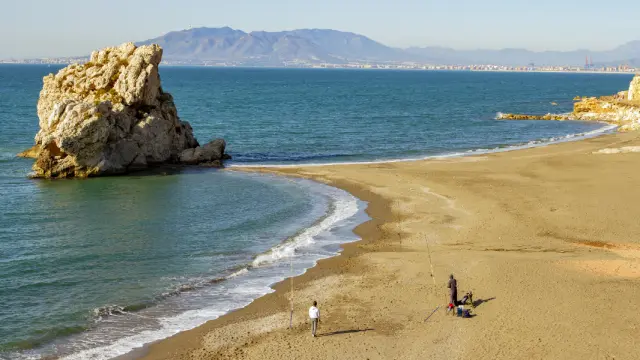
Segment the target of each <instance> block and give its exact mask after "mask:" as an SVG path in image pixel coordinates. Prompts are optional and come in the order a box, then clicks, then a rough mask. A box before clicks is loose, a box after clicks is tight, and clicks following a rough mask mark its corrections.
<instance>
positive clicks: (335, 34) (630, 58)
mask: <svg viewBox="0 0 640 360" xmlns="http://www.w3.org/2000/svg"><path fill="white" fill-rule="evenodd" d="M150 43H157V44H159V45H160V46H162V47H163V48H164V59H165V60H169V61H186V62H202V61H218V62H234V63H239V64H245V65H273V66H279V65H283V64H292V63H293V64H295V63H307V64H309V63H333V64H343V63H347V62H350V61H359V62H377V63H384V62H418V63H425V64H442V65H474V64H475V65H483V64H493V65H516V66H523V65H529V64H532V63H533V64H535V65H536V66H545V65H552V66H562V65H578V66H580V65H584V63H585V58H586V57H587V56H589V57H591V59H592V61H593V63H594V64H595V65H620V64H624V63H627V64H628V65H630V66H634V65H635V66H638V64H639V61H640V60H639V59H640V41H632V42H629V43H627V44H624V45H621V46H618V47H616V48H615V49H613V50H609V51H590V50H586V49H581V50H574V51H543V52H535V51H530V50H526V49H502V50H483V49H479V50H454V49H451V48H446V47H424V48H418V47H413V48H408V49H397V48H392V47H389V46H386V45H383V44H381V43H379V42H376V41H374V40H371V39H370V38H368V37H366V36H363V35H359V34H354V33H350V32H342V31H336V30H327V29H301V30H292V31H280V32H267V31H254V32H250V33H246V32H244V31H241V30H234V29H232V28H229V27H224V28H197V29H189V30H182V31H174V32H170V33H168V34H166V35H163V36H161V37H158V38H155V39H150V40H146V41H142V42H140V43H138V44H150Z"/></svg>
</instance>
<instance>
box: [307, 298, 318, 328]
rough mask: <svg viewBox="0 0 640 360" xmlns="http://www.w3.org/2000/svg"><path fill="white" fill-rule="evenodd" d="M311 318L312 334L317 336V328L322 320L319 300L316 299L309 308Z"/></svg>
mask: <svg viewBox="0 0 640 360" xmlns="http://www.w3.org/2000/svg"><path fill="white" fill-rule="evenodd" d="M309 319H310V320H311V336H313V337H316V330H317V329H318V323H319V322H320V310H318V302H317V301H314V302H313V306H311V307H310V308H309Z"/></svg>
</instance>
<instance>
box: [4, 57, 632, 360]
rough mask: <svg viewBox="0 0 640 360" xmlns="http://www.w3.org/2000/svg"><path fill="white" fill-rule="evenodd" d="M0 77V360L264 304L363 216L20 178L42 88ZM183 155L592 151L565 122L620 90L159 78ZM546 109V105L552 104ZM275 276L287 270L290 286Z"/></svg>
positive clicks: (276, 192) (283, 158)
mask: <svg viewBox="0 0 640 360" xmlns="http://www.w3.org/2000/svg"><path fill="white" fill-rule="evenodd" d="M58 69H59V68H58V67H47V66H26V65H0V126H1V128H2V131H0V304H2V306H1V307H0V324H2V326H0V359H20V358H25V359H26V358H33V359H39V358H42V357H44V356H55V357H64V358H69V359H109V358H112V357H114V356H117V355H120V354H123V353H126V352H128V351H130V350H131V349H133V348H135V347H138V346H141V345H143V344H145V343H148V342H150V341H154V340H157V339H161V338H164V337H168V336H170V335H172V334H174V333H176V332H178V331H182V330H186V329H189V328H193V327H195V326H197V325H199V324H202V323H204V322H205V321H207V320H210V319H214V318H216V317H218V316H220V315H222V314H224V313H225V312H228V311H230V310H232V309H236V308H239V307H242V306H245V305H246V304H248V303H249V302H250V301H251V300H253V299H255V298H256V297H258V296H261V295H263V294H265V293H268V292H270V291H271V290H270V288H269V285H271V284H273V283H275V282H277V281H279V280H282V279H283V278H285V277H287V276H289V275H291V274H300V273H302V272H304V271H305V269H307V268H309V267H311V266H313V265H314V264H315V262H316V261H317V260H318V259H320V258H323V257H328V256H333V255H335V254H336V253H337V252H338V251H339V245H340V244H341V243H344V242H348V241H354V240H357V239H356V237H355V236H354V235H353V233H352V231H351V230H352V229H353V227H354V226H355V225H357V224H358V223H361V222H362V221H364V220H366V216H365V215H364V214H363V209H364V207H365V206H366V204H364V203H362V202H361V201H359V200H357V199H355V198H354V197H353V196H351V195H350V194H347V193H345V192H343V191H341V190H338V189H334V188H330V187H327V186H324V185H319V184H316V183H313V182H310V181H301V180H292V179H284V178H277V177H273V176H267V175H251V174H244V173H240V172H236V171H228V170H224V171H219V170H187V171H182V172H179V173H168V174H167V173H157V172H156V173H154V172H150V173H140V174H133V175H130V176H122V177H109V178H99V179H89V180H61V181H43V180H30V179H28V177H27V176H28V174H29V172H30V167H31V164H32V160H28V159H19V158H16V157H15V154H16V153H18V152H20V151H22V150H24V149H26V148H28V147H30V146H31V145H32V143H33V137H34V135H35V133H36V132H37V130H38V119H37V116H36V103H37V99H38V95H39V91H40V88H41V86H42V77H43V76H44V75H46V74H48V73H50V72H55V71H57V70H58ZM161 77H162V81H163V88H164V90H165V91H167V92H170V93H172V94H173V95H174V98H175V102H176V105H177V107H178V111H179V114H180V116H181V117H182V119H183V120H187V121H190V122H191V124H192V126H193V128H194V130H195V133H196V136H197V138H198V139H199V140H200V142H206V141H208V140H210V139H212V138H215V137H224V138H225V139H226V140H227V143H228V151H229V153H230V154H231V155H232V156H233V161H232V162H231V163H230V165H231V167H230V168H231V169H233V166H236V165H247V164H250V165H256V164H300V163H336V162H368V161H381V160H397V159H416V158H424V157H429V156H441V155H445V156H449V155H460V154H473V153H478V152H481V151H494V150H496V149H509V148H513V147H517V146H531V145H538V144H544V143H546V142H552V141H564V140H569V139H576V138H579V137H580V136H583V135H584V136H594V135H597V134H599V133H601V132H603V131H604V129H603V127H604V125H602V124H597V123H580V122H551V121H548V122H544V121H543V122H535V121H498V120H495V116H496V113H498V112H521V113H534V114H544V113H547V112H568V111H570V110H571V106H572V99H573V98H574V97H575V96H578V95H580V96H584V95H605V94H612V93H615V92H617V91H619V90H622V89H625V88H627V87H628V84H629V81H630V80H631V75H629V76H627V75H599V74H556V73H553V74H552V73H545V74H536V73H479V72H478V73H476V72H421V71H350V70H299V69H290V70H289V69H240V68H238V69H236V68H180V67H163V68H161ZM552 103H556V104H557V105H553V104H552ZM291 267H293V271H292V270H291Z"/></svg>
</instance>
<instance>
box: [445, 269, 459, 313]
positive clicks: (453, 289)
mask: <svg viewBox="0 0 640 360" xmlns="http://www.w3.org/2000/svg"><path fill="white" fill-rule="evenodd" d="M447 287H448V288H449V291H450V294H451V299H450V300H449V302H450V303H451V304H453V306H457V305H458V282H457V281H456V279H455V278H454V277H453V274H451V275H449V284H448V285H447Z"/></svg>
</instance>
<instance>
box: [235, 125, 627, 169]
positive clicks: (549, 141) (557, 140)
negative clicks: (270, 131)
mask: <svg viewBox="0 0 640 360" xmlns="http://www.w3.org/2000/svg"><path fill="white" fill-rule="evenodd" d="M603 124H604V126H603V127H601V128H599V129H596V130H592V131H588V132H584V133H577V134H569V135H565V136H557V137H551V138H544V139H539V140H532V141H529V142H527V143H525V144H515V145H509V146H504V147H496V148H492V149H474V150H467V151H459V152H452V153H444V154H439V155H428V156H421V157H408V158H392V159H378V160H369V161H344V162H319V163H295V164H231V165H230V166H229V167H231V168H233V167H239V168H258V167H259V168H290V167H300V166H335V165H358V164H363V165H367V164H384V163H396V162H411V161H420V160H431V159H433V160H437V159H448V158H456V157H462V156H469V155H482V154H492V153H498V152H506V151H513V150H521V149H528V148H532V147H538V146H546V145H551V144H558V143H563V142H569V141H577V140H582V139H589V138H593V137H596V136H600V135H604V134H608V133H612V132H613V131H614V130H615V129H617V128H618V126H617V125H612V124H605V123H603Z"/></svg>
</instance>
